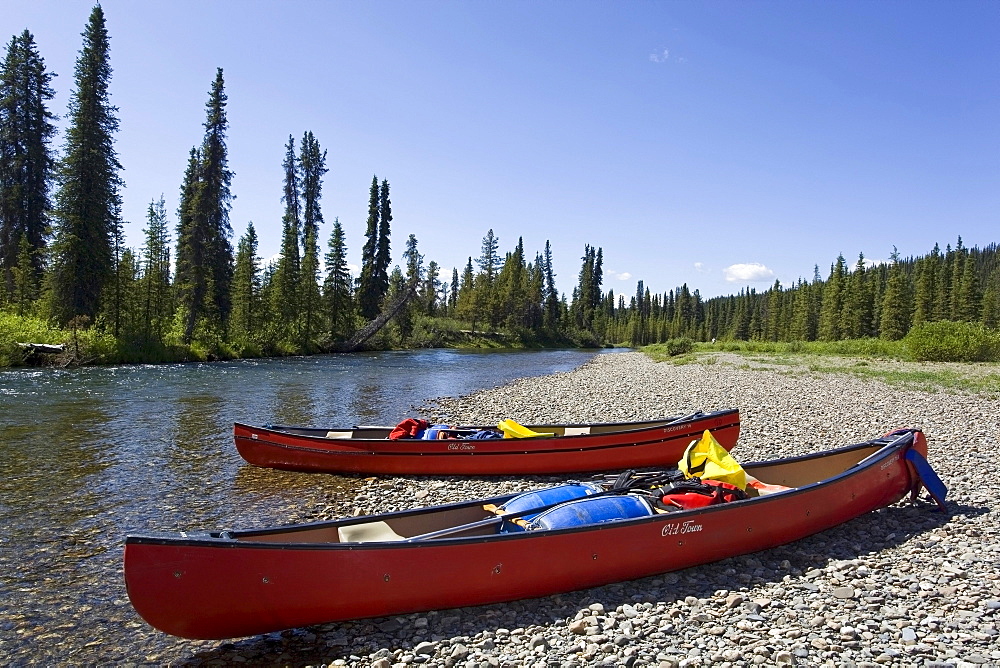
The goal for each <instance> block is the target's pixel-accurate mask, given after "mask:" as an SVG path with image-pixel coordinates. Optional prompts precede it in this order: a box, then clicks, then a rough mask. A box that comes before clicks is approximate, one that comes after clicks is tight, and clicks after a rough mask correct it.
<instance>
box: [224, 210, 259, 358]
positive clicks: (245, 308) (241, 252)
mask: <svg viewBox="0 0 1000 668" xmlns="http://www.w3.org/2000/svg"><path fill="white" fill-rule="evenodd" d="M257 246H258V242H257V230H256V229H254V226H253V221H250V222H249V223H247V231H246V232H245V233H244V234H243V236H242V237H240V240H239V243H238V244H237V245H236V262H235V264H234V266H233V287H232V303H233V311H232V315H231V316H230V320H229V323H230V324H229V332H230V337H231V338H232V340H233V341H236V342H238V343H242V344H244V345H247V344H253V343H257V342H258V341H259V339H260V331H261V329H262V325H263V313H261V309H260V291H261V272H260V262H259V258H258V257H257Z"/></svg>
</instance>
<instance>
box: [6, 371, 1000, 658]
mask: <svg viewBox="0 0 1000 668" xmlns="http://www.w3.org/2000/svg"><path fill="white" fill-rule="evenodd" d="M767 359H769V358H765V361H763V362H761V361H754V360H753V359H751V358H745V357H736V356H732V355H727V354H719V355H717V356H715V357H714V358H709V359H707V360H706V359H705V358H702V359H701V361H700V362H697V363H691V364H685V365H676V364H672V363H669V362H662V363H657V362H653V361H652V360H650V359H648V358H647V357H645V356H644V355H642V354H641V353H632V352H616V353H611V354H602V355H597V356H596V357H594V358H593V360H592V361H590V362H588V363H587V364H585V365H584V366H582V367H580V368H579V369H576V370H574V371H571V372H568V373H561V374H555V375H552V376H546V377H542V378H530V379H522V380H518V381H515V382H513V383H511V384H509V385H505V386H502V387H497V388H493V389H490V390H486V391H483V392H478V393H475V394H473V395H471V396H468V397H457V398H445V399H441V400H438V401H436V402H433V403H430V404H428V405H426V406H423V407H417V408H415V410H417V411H418V412H420V413H421V414H422V415H423V416H424V417H426V418H428V419H432V420H434V421H435V422H455V423H460V422H465V423H489V422H496V421H499V420H501V419H504V418H513V419H516V420H518V421H519V422H522V423H532V422H610V421H625V420H642V419H648V418H652V417H660V416H669V415H681V414H687V413H690V412H691V411H692V410H696V409H702V410H706V411H708V410H717V409H724V408H730V407H736V408H739V409H740V411H741V418H742V429H741V434H740V439H739V443H738V445H737V447H736V449H735V450H734V451H733V452H734V454H735V455H736V456H737V457H738V458H739V459H740V460H742V461H745V462H746V461H755V460H762V459H772V458H775V457H784V456H792V455H797V454H805V453H810V452H816V451H819V450H824V449H828V448H831V447H835V446H838V445H843V444H848V443H854V442H860V441H865V440H868V439H870V438H872V437H874V436H878V435H881V434H883V433H886V432H887V431H890V430H891V429H893V428H896V427H901V426H912V427H920V428H922V429H923V430H924V432H925V434H926V436H927V439H928V442H929V460H930V462H931V464H932V465H933V466H934V468H935V470H936V471H937V472H938V474H939V475H940V476H941V478H942V479H943V480H944V482H945V484H946V485H948V487H949V493H948V501H949V506H950V514H944V513H939V512H934V511H933V506H932V505H931V504H929V503H927V502H924V501H922V500H921V501H919V502H917V503H916V504H911V503H910V502H909V501H908V500H904V501H901V502H899V503H897V504H894V505H893V506H891V507H888V508H884V509H881V510H878V511H876V512H873V513H869V514H868V515H865V516H862V517H860V518H858V519H855V520H853V521H851V522H848V523H846V524H844V525H841V526H838V527H834V528H832V529H829V530H827V531H825V532H823V533H820V534H817V535H814V536H811V537H808V538H805V539H802V540H800V541H797V542H795V543H791V544H788V545H783V546H778V547H775V548H772V549H770V550H766V551H764V552H759V553H756V554H750V555H744V556H739V557H731V558H728V559H724V560H722V561H720V562H717V563H714V564H708V565H705V566H702V567H697V568H692V569H687V570H685V571H680V572H677V573H666V574H661V575H657V576H653V577H648V578H643V579H640V580H635V581H631V582H623V583H616V584H611V585H606V586H603V587H595V588H591V589H585V590H580V591H575V592H568V593H564V594H561V595H558V596H551V597H545V598H540V599H532V600H527V601H513V602H510V603H505V604H495V605H484V606H479V607H474V608H460V609H455V610H442V611H429V612H421V613H413V614H407V615H396V616H392V617H387V618H381V619H371V620H358V621H355V622H345V623H341V624H326V625H321V626H317V627H312V628H309V629H294V630H289V631H283V632H281V633H272V634H267V635H265V636H257V637H253V638H244V639H236V640H233V641H230V642H209V641H191V640H183V639H179V638H171V637H168V636H165V635H164V634H161V633H158V632H156V631H154V630H152V629H150V628H149V627H147V626H145V625H144V624H143V623H142V622H141V620H139V619H138V617H137V616H136V615H135V614H134V612H133V611H132V610H131V608H130V606H128V605H127V604H126V605H121V606H114V610H113V611H108V610H104V611H98V610H95V611H92V612H89V613H87V614H89V615H98V614H99V615H101V622H100V624H98V625H96V627H94V628H89V629H88V630H87V632H86V633H84V634H80V635H79V637H77V636H75V635H74V627H73V623H72V619H71V618H72V615H73V614H74V613H75V612H79V610H78V608H77V607H73V608H72V609H70V610H69V611H68V613H67V616H68V617H70V620H69V621H68V625H67V626H66V628H60V627H59V626H58V624H56V623H39V622H38V620H36V619H32V618H31V617H30V616H24V615H23V614H22V615H18V614H17V613H14V612H13V608H10V607H8V605H9V604H8V603H7V602H4V601H2V600H0V647H3V646H4V645H3V641H5V640H6V639H8V638H11V639H13V638H15V637H16V638H17V640H16V642H17V645H16V647H17V648H18V649H16V650H15V649H13V648H11V649H10V650H9V651H5V650H0V652H4V655H3V657H2V658H3V659H4V663H7V664H26V663H41V664H75V665H86V664H95V663H113V664H135V663H143V662H145V663H153V664H158V665H165V664H185V665H209V666H210V665H231V664H234V663H248V664H268V665H274V664H279V665H302V666H306V665H309V666H317V667H318V666H332V665H348V666H377V667H378V668H388V667H389V666H393V667H396V666H399V667H405V666H415V665H421V666H447V667H452V666H454V667H461V668H492V667H494V666H496V667H499V666H532V667H535V666H537V667H539V668H543V667H548V666H551V667H553V668H555V667H560V668H570V667H575V666H601V665H607V666H612V665H614V666H644V667H645V666H650V667H655V668H679V667H680V666H718V667H720V668H721V667H726V668H730V667H732V668H736V667H748V666H758V665H764V666H772V665H776V666H827V665H829V666H848V665H853V666H869V667H871V666H883V667H887V668H896V667H899V668H902V667H904V666H914V665H919V666H951V667H954V668H958V667H960V666H978V665H1000V645H998V639H1000V632H998V628H997V627H998V620H1000V612H998V611H1000V521H998V520H1000V504H998V503H997V502H996V494H997V484H996V481H997V480H998V479H1000V469H998V467H997V464H996V463H995V462H996V453H997V452H1000V443H998V437H1000V400H998V399H997V398H995V397H988V396H977V395H973V394H963V393H959V392H936V391H926V390H922V389H918V388H909V387H890V386H888V385H886V384H884V383H882V382H880V381H877V380H870V379H865V378H860V377H855V376H852V375H848V374H843V373H836V374H834V373H820V372H816V371H812V370H810V369H808V368H806V367H800V366H794V365H790V364H782V363H777V362H775V361H773V360H772V361H770V362H768V361H767ZM871 364H873V363H872V362H870V361H865V362H864V365H865V366H870V365H871ZM879 364H882V365H890V366H894V367H898V370H899V371H900V372H901V373H913V375H914V376H916V375H917V372H919V371H921V370H923V369H926V368H928V367H938V366H947V365H926V364H920V365H917V364H909V365H907V364H904V363H897V362H879ZM966 366H968V365H966ZM990 368H991V367H987V370H989V369H990ZM561 480H562V479H561V478H556V477H551V476H549V477H546V476H525V477H520V478H496V477H488V478H476V479H464V478H448V477H445V478H434V479H431V480H428V479H427V478H420V477H385V478H382V477H371V478H357V479H356V480H355V481H354V483H355V485H354V488H353V490H352V491H350V492H348V493H347V497H346V498H344V496H343V493H341V494H340V495H339V496H338V495H334V494H333V493H331V494H330V496H329V497H328V498H326V499H325V500H323V499H321V500H319V501H318V502H317V503H315V504H311V505H308V506H307V507H303V508H300V510H299V515H298V516H297V517H293V518H291V520H292V521H313V520H319V519H328V518H333V517H339V516H344V515H350V514H368V513H375V512H383V511H386V510H390V509H393V508H388V507H386V506H387V504H388V505H395V506H396V507H397V508H403V507H408V506H411V505H434V504H439V503H447V502H452V501H459V500H464V499H472V498H479V497H486V496H492V495H496V494H501V493H509V492H514V491H521V490H526V489H532V488H537V487H539V486H544V485H548V484H555V483H558V482H560V481H561ZM415 499H416V500H418V501H419V503H412V501H413V500H415ZM392 500H397V501H398V503H394V502H393V501H392ZM408 501H409V502H410V503H408ZM86 603H88V602H87V601H80V605H81V606H82V605H85V604H86ZM108 629H121V630H122V632H121V633H117V631H116V636H115V641H113V642H112V643H111V644H109V643H105V642H99V643H97V644H96V645H95V644H94V643H92V642H91V641H92V640H93V638H94V637H102V636H105V634H106V633H107V630H108ZM46 634H55V635H52V636H47V635H46ZM85 636H86V637H85ZM43 638H45V639H43ZM8 647H10V646H8ZM20 648H24V649H23V650H22V649H20Z"/></svg>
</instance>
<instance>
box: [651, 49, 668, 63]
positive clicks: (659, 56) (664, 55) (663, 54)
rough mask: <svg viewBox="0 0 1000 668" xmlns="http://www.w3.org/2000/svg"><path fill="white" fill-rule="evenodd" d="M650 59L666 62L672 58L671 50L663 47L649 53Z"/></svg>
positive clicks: (654, 61) (655, 61) (656, 61)
mask: <svg viewBox="0 0 1000 668" xmlns="http://www.w3.org/2000/svg"><path fill="white" fill-rule="evenodd" d="M649 60H650V62H653V63H665V62H667V61H668V60H670V50H669V49H662V50H660V51H654V52H653V53H651V54H649Z"/></svg>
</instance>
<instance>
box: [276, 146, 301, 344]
mask: <svg viewBox="0 0 1000 668" xmlns="http://www.w3.org/2000/svg"><path fill="white" fill-rule="evenodd" d="M298 165H299V163H298V161H297V159H296V157H295V139H294V137H292V136H291V135H289V136H288V144H286V145H285V160H284V162H282V165H281V166H282V168H283V170H284V181H283V183H284V185H283V189H282V195H281V201H282V202H284V203H285V213H284V215H283V216H282V218H281V255H280V257H279V258H278V261H277V263H276V266H275V269H274V277H273V283H272V292H271V311H272V312H273V313H274V314H275V316H276V319H275V323H274V324H275V325H276V327H277V332H276V333H277V336H278V337H279V338H281V339H284V340H290V339H291V338H292V337H293V336H294V334H295V332H296V328H297V324H298V320H299V315H300V311H299V270H300V256H299V230H300V227H301V218H300V213H299V212H300V192H299V166H298Z"/></svg>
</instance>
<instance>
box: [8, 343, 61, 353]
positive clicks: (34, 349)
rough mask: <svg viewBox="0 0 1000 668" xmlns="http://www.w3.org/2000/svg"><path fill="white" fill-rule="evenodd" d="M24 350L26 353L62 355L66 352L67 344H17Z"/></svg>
mask: <svg viewBox="0 0 1000 668" xmlns="http://www.w3.org/2000/svg"><path fill="white" fill-rule="evenodd" d="M17 345H19V346H20V347H21V349H22V350H24V352H25V354H26V355H34V354H39V355H60V354H62V353H64V352H66V344H63V343H60V344H51V343H19V344H17Z"/></svg>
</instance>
